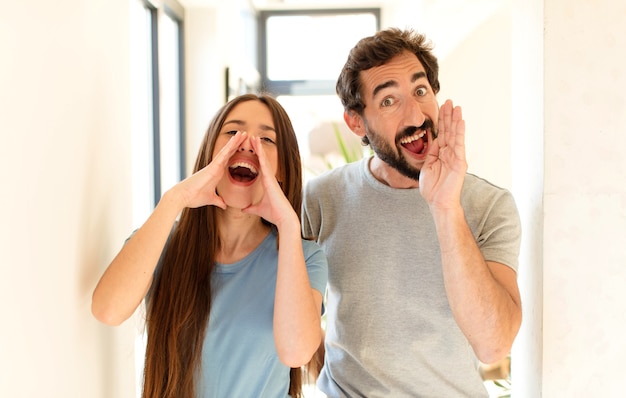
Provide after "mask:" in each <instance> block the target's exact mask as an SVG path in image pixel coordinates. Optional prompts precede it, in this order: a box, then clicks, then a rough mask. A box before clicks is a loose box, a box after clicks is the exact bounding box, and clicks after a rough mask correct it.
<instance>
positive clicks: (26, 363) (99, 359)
mask: <svg viewBox="0 0 626 398" xmlns="http://www.w3.org/2000/svg"><path fill="white" fill-rule="evenodd" d="M128 26H129V3H128V0H90V1H83V0H65V1H63V2H61V3H59V2H51V1H47V0H22V1H4V2H2V13H0V54H2V61H0V87H1V89H0V136H1V138H0V175H1V178H0V181H2V195H0V208H2V209H3V217H2V221H1V223H0V224H1V227H0V312H1V313H2V330H1V331H0V335H1V338H0V358H2V359H1V360H0V396H2V397H12V398H21V397H24V398H26V397H28V398H31V397H71V398H73V397H76V398H78V397H103V398H105V397H106V398H110V397H120V398H124V397H133V396H134V370H133V361H134V358H133V346H132V344H133V338H132V336H133V335H134V331H133V325H132V324H129V325H125V326H122V327H119V328H116V329H113V328H109V327H106V326H103V325H100V324H99V323H98V322H97V321H96V320H95V319H94V318H93V317H92V316H91V313H90V304H91V292H92V290H93V288H94V286H95V283H96V282H97V280H98V278H99V276H100V274H101V272H102V271H103V269H104V267H105V266H106V264H108V262H109V261H110V260H111V259H112V256H113V255H114V253H115V252H116V251H117V250H118V249H119V246H120V244H121V243H122V242H123V239H124V238H125V237H126V236H127V234H128V233H129V230H130V224H131V214H130V212H131V197H130V192H131V190H130V168H131V167H130V106H129V97H130V93H129V92H130V84H129V82H130V78H129V69H130V68H129V66H130V62H129V59H130V58H129V27H128Z"/></svg>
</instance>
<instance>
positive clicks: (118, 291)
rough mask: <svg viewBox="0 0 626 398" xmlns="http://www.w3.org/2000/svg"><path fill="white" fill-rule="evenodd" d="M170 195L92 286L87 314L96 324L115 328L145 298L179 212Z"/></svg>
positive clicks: (165, 195) (164, 198) (172, 195)
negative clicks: (89, 307) (104, 324)
mask: <svg viewBox="0 0 626 398" xmlns="http://www.w3.org/2000/svg"><path fill="white" fill-rule="evenodd" d="M174 196H175V195H174V194H172V193H171V192H166V193H165V194H164V195H163V198H161V201H160V202H159V204H158V205H157V206H156V208H155V209H154V212H153V213H152V214H151V215H150V217H149V218H148V219H147V220H146V222H145V223H144V224H143V225H142V226H141V228H139V229H138V230H137V231H136V232H135V233H134V234H133V236H132V237H131V238H130V239H129V240H128V242H126V244H125V245H124V247H122V250H120V252H119V253H118V254H117V256H116V257H115V258H114V259H113V261H112V262H111V264H110V265H109V266H108V268H107V269H106V271H105V272H104V274H103V275H102V278H100V281H99V282H98V285H97V286H96V288H95V290H94V292H93V296H92V301H91V312H92V313H93V315H94V316H95V317H96V319H98V320H99V321H100V322H103V323H106V324H107V325H119V324H121V323H122V322H124V321H125V320H126V319H128V318H129V317H130V316H131V315H132V314H133V313H134V312H135V310H136V309H137V307H138V306H139V304H140V303H141V301H142V300H143V298H144V297H145V295H146V293H147V292H148V289H149V288H150V285H151V284H152V275H153V273H154V269H155V268H156V266H157V263H158V261H159V257H160V256H161V253H162V252H163V248H164V247H165V243H166V242H167V238H168V236H169V233H170V231H171V229H172V225H174V222H175V221H176V217H177V216H178V213H179V212H180V210H181V208H182V207H181V205H180V204H179V203H177V200H176V199H175V198H174Z"/></svg>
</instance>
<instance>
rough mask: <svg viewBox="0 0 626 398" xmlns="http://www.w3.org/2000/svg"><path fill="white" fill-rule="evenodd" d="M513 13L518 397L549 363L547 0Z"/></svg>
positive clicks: (535, 391) (519, 1) (523, 1)
mask: <svg viewBox="0 0 626 398" xmlns="http://www.w3.org/2000/svg"><path fill="white" fill-rule="evenodd" d="M512 15H513V18H512V118H511V120H512V125H511V132H512V137H511V142H512V150H511V154H512V157H511V164H512V167H513V187H512V190H513V195H514V196H515V198H516V202H517V207H518V210H519V213H520V218H521V220H522V244H521V250H520V259H519V261H520V266H519V271H518V283H519V287H520V292H521V296H522V325H521V328H520V331H519V333H518V335H517V338H516V339H515V343H514V344H513V349H512V354H511V358H512V361H511V367H512V370H511V373H512V383H513V391H512V394H513V397H515V398H518V397H519V398H527V397H537V398H539V397H541V396H542V387H543V385H542V382H543V381H542V379H543V369H544V364H543V344H544V341H543V307H544V289H543V264H544V258H543V244H544V241H543V227H544V219H543V195H544V164H545V161H544V156H545V151H544V130H545V129H544V59H543V55H544V47H543V46H544V34H543V32H544V15H543V0H515V1H514V2H513V9H512ZM545 297H546V298H549V295H548V294H547V293H546V296H545ZM546 369H547V368H546ZM546 396H547V397H549V396H550V395H546ZM556 396H566V395H561V394H557V395H556Z"/></svg>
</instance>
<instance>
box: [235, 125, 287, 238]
mask: <svg viewBox="0 0 626 398" xmlns="http://www.w3.org/2000/svg"><path fill="white" fill-rule="evenodd" d="M250 143H251V144H252V148H253V149H254V152H255V153H256V154H257V156H258V158H259V165H260V166H261V170H260V173H259V178H261V184H262V185H263V198H262V199H261V201H260V202H258V203H253V204H252V205H250V206H248V207H247V208H245V209H243V212H244V213H249V214H255V215H257V216H259V217H262V218H264V219H265V220H267V221H269V222H271V223H272V224H274V225H276V226H277V227H278V228H279V229H280V227H281V224H282V222H283V221H284V220H289V219H291V220H293V219H294V218H293V216H295V220H296V221H297V220H298V218H297V214H296V213H295V211H294V209H293V207H291V203H289V200H288V199H287V197H285V194H284V193H283V190H282V189H281V187H280V185H279V183H278V180H277V179H276V175H275V173H274V171H273V170H272V167H271V166H270V164H269V162H268V160H267V157H266V155H265V152H264V150H263V145H261V142H260V139H259V138H258V137H250Z"/></svg>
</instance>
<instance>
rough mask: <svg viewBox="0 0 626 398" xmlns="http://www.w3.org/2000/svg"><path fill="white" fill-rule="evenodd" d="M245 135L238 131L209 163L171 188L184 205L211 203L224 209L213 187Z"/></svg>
mask: <svg viewBox="0 0 626 398" xmlns="http://www.w3.org/2000/svg"><path fill="white" fill-rule="evenodd" d="M247 136H248V134H247V133H246V132H245V131H244V132H242V131H238V132H237V133H236V134H235V135H234V136H233V137H232V138H231V139H230V140H229V141H228V143H227V144H226V145H224V147H223V148H222V149H221V150H220V151H219V152H218V153H217V154H216V155H215V156H214V157H213V160H211V163H209V164H208V165H206V166H205V167H204V168H202V169H200V170H199V171H197V172H196V173H194V174H193V175H191V176H189V177H187V178H186V179H184V180H183V181H181V182H179V183H178V184H176V185H175V186H174V187H173V188H172V190H173V191H175V192H177V193H178V194H179V195H180V197H181V200H182V203H183V205H184V206H185V207H190V208H196V207H201V206H208V205H213V206H217V207H220V208H222V209H226V203H224V200H223V199H222V198H221V197H220V196H219V195H218V194H217V192H216V190H215V188H216V186H217V184H218V183H219V181H220V180H221V178H222V176H223V175H224V173H225V171H226V169H227V166H228V160H229V159H230V157H231V156H233V154H234V153H235V152H236V151H237V148H239V145H241V143H242V142H243V141H244V140H245V139H246V138H247Z"/></svg>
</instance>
